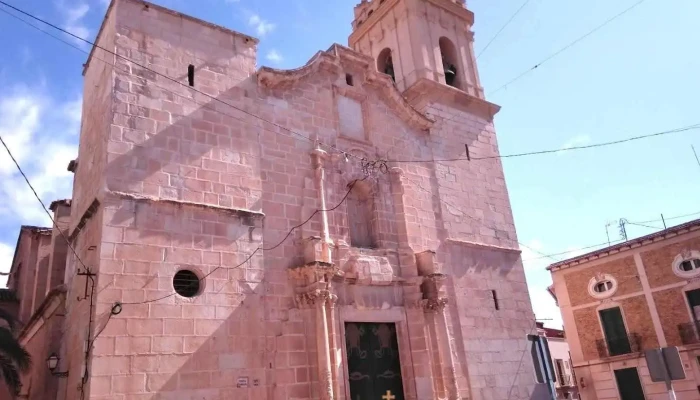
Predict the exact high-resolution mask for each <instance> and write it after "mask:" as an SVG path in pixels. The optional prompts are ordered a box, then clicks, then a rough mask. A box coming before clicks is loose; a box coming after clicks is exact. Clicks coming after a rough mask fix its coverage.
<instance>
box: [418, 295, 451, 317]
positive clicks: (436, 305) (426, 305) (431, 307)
mask: <svg viewBox="0 0 700 400" xmlns="http://www.w3.org/2000/svg"><path fill="white" fill-rule="evenodd" d="M446 305H447V297H439V298H435V299H425V300H423V310H424V311H425V312H434V313H441V312H443V311H444V310H445V306H446Z"/></svg>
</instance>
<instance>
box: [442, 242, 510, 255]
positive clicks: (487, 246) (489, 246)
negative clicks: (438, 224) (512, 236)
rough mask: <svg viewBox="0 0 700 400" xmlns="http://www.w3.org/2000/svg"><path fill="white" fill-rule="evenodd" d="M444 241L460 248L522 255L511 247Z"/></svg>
mask: <svg viewBox="0 0 700 400" xmlns="http://www.w3.org/2000/svg"><path fill="white" fill-rule="evenodd" d="M445 241H446V242H448V243H452V244H457V245H461V246H468V247H475V248H479V249H484V250H495V251H505V252H508V253H514V254H520V253H522V251H521V250H520V249H514V248H512V247H503V246H497V245H493V244H486V243H477V242H470V241H467V240H460V239H452V238H447V239H445Z"/></svg>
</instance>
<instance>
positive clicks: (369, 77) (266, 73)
mask: <svg viewBox="0 0 700 400" xmlns="http://www.w3.org/2000/svg"><path fill="white" fill-rule="evenodd" d="M343 64H346V65H349V66H351V67H352V68H353V69H356V70H360V71H362V72H363V75H364V78H365V82H366V83H367V84H368V85H369V86H371V87H373V88H375V89H376V90H377V92H378V94H379V96H380V97H381V98H382V99H383V100H384V101H385V102H386V104H387V105H388V106H389V107H390V108H391V109H392V110H394V111H395V112H396V113H397V114H398V115H399V116H400V117H401V118H403V119H404V120H405V121H406V122H407V123H408V124H409V125H411V126H412V127H414V128H416V129H419V130H424V131H428V130H429V129H430V128H431V127H432V125H433V121H432V120H430V119H428V117H426V116H425V115H424V114H422V113H420V112H419V111H418V110H416V109H415V108H414V107H413V106H412V105H411V104H409V103H408V102H407V101H406V99H405V98H404V97H403V96H402V95H401V92H399V90H398V89H397V88H396V86H395V85H394V82H393V81H392V80H391V77H390V76H389V75H386V74H382V73H379V72H378V71H377V70H376V69H375V68H374V62H373V60H372V58H371V57H369V56H367V55H364V54H362V53H359V52H357V51H355V50H352V49H350V48H349V47H345V46H342V45H340V44H333V45H332V46H331V47H330V48H329V49H328V50H326V51H319V52H318V53H316V54H315V55H314V56H313V57H312V58H311V59H310V60H309V62H307V63H306V64H305V65H304V66H303V67H301V68H297V69H291V70H280V69H275V68H270V67H262V68H260V70H258V72H257V80H258V84H259V85H260V86H262V87H266V88H279V87H286V86H291V85H294V84H296V83H297V82H299V81H301V80H303V79H304V78H306V77H308V76H310V75H312V74H314V73H316V72H318V71H323V70H327V71H335V72H337V73H339V72H340V71H342V70H343V69H344V68H343Z"/></svg>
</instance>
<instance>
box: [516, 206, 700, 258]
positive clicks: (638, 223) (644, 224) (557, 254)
mask: <svg viewBox="0 0 700 400" xmlns="http://www.w3.org/2000/svg"><path fill="white" fill-rule="evenodd" d="M694 215H700V211H698V212H694V213H690V214H683V215H676V216H675V217H669V218H665V220H666V221H672V220H674V219H680V218H687V217H691V216H694ZM662 221H663V220H662V219H660V218H659V219H652V220H649V221H640V222H630V221H626V222H625V223H626V224H630V225H637V226H642V227H645V228H649V229H658V230H662V229H663V228H660V227H656V226H651V225H646V224H648V223H651V222H662ZM624 241H625V240H624V239H617V240H613V241H610V242H604V243H598V244H592V245H590V246H585V247H579V248H577V249H571V250H567V251H562V252H559V253H549V254H543V255H542V257H532V258H528V259H525V260H523V262H528V261H534V260H540V259H543V258H551V257H555V256H561V255H564V254H569V253H574V252H577V251H581V250H588V249H592V248H595V247H602V246H610V245H611V244H617V243H620V242H624Z"/></svg>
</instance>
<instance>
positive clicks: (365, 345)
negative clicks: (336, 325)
mask: <svg viewBox="0 0 700 400" xmlns="http://www.w3.org/2000/svg"><path fill="white" fill-rule="evenodd" d="M345 343H346V346H347V355H348V378H349V385H350V399H351V400H403V399H404V396H403V383H402V381H401V362H400V361H399V346H398V341H397V339H396V325H394V324H392V323H371V322H347V323H345Z"/></svg>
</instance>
